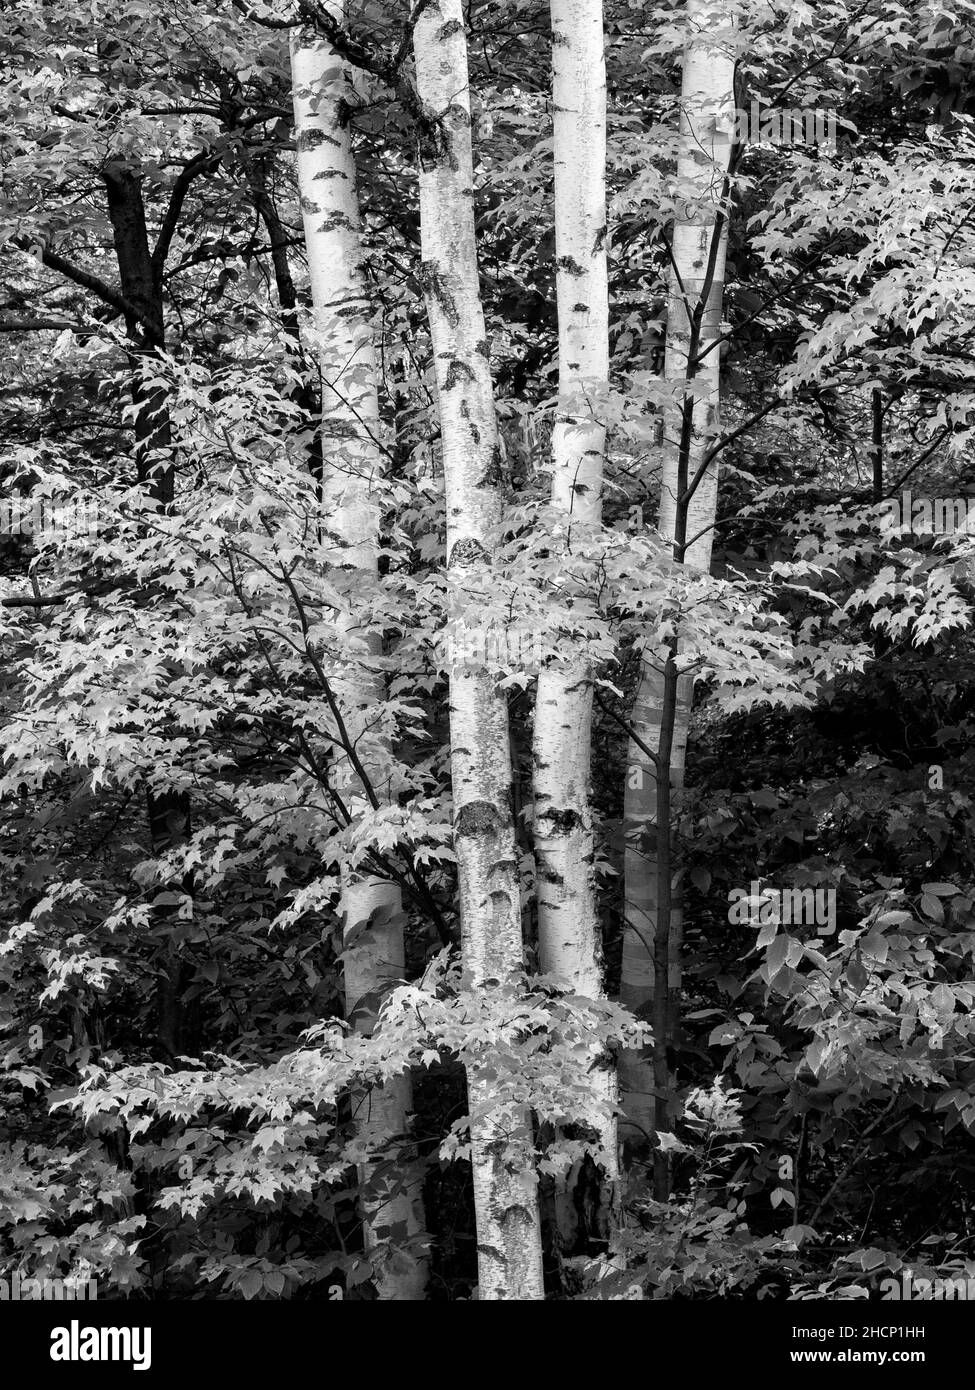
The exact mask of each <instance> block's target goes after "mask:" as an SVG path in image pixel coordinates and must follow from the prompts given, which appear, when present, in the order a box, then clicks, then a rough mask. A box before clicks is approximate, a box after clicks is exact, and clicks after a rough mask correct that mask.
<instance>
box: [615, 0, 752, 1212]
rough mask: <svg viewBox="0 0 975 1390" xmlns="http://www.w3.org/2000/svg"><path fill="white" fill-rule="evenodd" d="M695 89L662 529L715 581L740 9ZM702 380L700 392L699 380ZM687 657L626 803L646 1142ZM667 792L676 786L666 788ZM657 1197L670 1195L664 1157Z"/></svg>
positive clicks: (637, 725)
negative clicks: (721, 342)
mask: <svg viewBox="0 0 975 1390" xmlns="http://www.w3.org/2000/svg"><path fill="white" fill-rule="evenodd" d="M687 20H688V28H689V35H688V42H687V46H686V49H685V53H684V71H683V81H682V90H681V116H680V147H679V153H678V166H677V174H678V184H679V197H680V198H681V199H686V200H687V211H686V213H685V215H684V216H682V217H679V218H678V220H677V222H676V223H675V226H674V233H673V243H672V248H671V251H672V270H671V277H670V296H669V307H668V320H667V345H666V354H665V373H666V377H667V380H668V381H670V382H672V383H673V396H672V402H671V404H670V406H669V408H668V409H667V410H666V411H665V412H664V421H663V423H664V441H663V460H662V463H663V467H662V484H661V496H660V518H659V523H658V524H659V529H660V532H661V534H662V536H663V537H664V538H665V540H669V541H670V542H671V544H672V545H673V548H674V557H675V559H676V560H678V561H679V562H681V563H684V564H686V565H688V566H693V567H695V568H697V569H699V570H705V571H707V570H708V569H709V567H710V562H711V545H712V536H713V529H712V528H713V525H714V518H715V511H716V507H717V493H718V467H717V463H716V461H711V462H708V450H709V448H710V445H711V442H712V440H713V438H714V436H715V433H716V430H717V417H718V407H719V402H720V354H719V351H718V347H717V339H718V337H719V335H720V325H721V311H722V297H723V291H724V265H725V254H726V246H727V215H726V209H725V206H724V203H725V200H726V197H727V192H728V175H729V171H730V169H731V167H732V154H733V145H732V141H733V134H734V126H735V110H734V106H735V99H734V71H735V56H734V49H733V43H734V32H733V30H734V16H733V10H732V7H731V4H730V0H688V3H687ZM692 383H693V392H692V391H691V389H690V388H691V384H692ZM676 655H677V647H676V645H674V644H671V645H669V646H665V647H663V648H661V649H660V650H659V651H651V652H647V653H645V654H644V657H643V661H642V666H641V674H640V682H639V687H638V690H637V694H636V699H635V702H634V709H633V715H632V725H633V728H634V731H635V733H636V735H637V737H638V739H639V741H640V743H643V744H644V745H646V747H647V748H649V749H650V751H651V753H653V754H654V755H655V758H651V757H648V756H647V754H646V753H645V752H644V751H643V749H641V748H640V746H639V744H638V743H637V742H635V741H633V742H631V745H630V750H629V758H628V767H627V780H626V790H625V794H624V822H625V826H626V851H625V885H626V887H625V892H626V926H625V932H624V941H623V965H622V979H621V988H620V998H621V1001H622V1003H624V1004H625V1005H626V1006H627V1007H628V1008H629V1009H631V1010H632V1011H633V1012H634V1013H636V1014H638V1015H639V1016H641V1017H643V1018H650V1019H651V1020H652V1024H653V1030H654V1052H653V1058H652V1060H651V1059H650V1058H647V1057H646V1056H645V1055H641V1054H635V1053H628V1054H626V1055H625V1056H624V1058H623V1059H622V1060H621V1066H620V1083H621V1090H622V1096H623V1109H624V1113H625V1115H626V1118H627V1121H628V1122H629V1123H630V1125H631V1126H632V1130H633V1132H635V1134H636V1135H637V1136H638V1137H640V1138H642V1137H645V1136H650V1135H652V1134H653V1133H654V1132H655V1131H666V1130H667V1129H669V1128H671V1127H672V1107H671V1095H672V1090H673V1072H672V1066H671V1053H672V1050H673V1047H674V1043H675V1040H676V1035H677V1028H678V1023H679V991H680V982H681V947H682V939H683V909H682V904H681V899H680V889H679V865H677V864H676V863H675V862H674V856H673V854H672V849H671V842H672V838H673V805H674V801H675V799H676V798H677V797H678V796H679V793H680V791H681V789H682V787H683V780H684V760H685V753H686V748H687V736H688V726H689V722H690V708H691V696H692V684H693V683H692V680H691V679H690V678H688V677H679V676H678V673H677V667H676V665H675V658H676ZM661 784H662V785H661ZM654 1186H655V1191H656V1195H657V1196H658V1197H666V1196H667V1194H668V1191H669V1176H668V1172H667V1165H666V1162H664V1161H663V1160H662V1159H661V1158H660V1157H658V1158H657V1159H656V1161H655V1181H654Z"/></svg>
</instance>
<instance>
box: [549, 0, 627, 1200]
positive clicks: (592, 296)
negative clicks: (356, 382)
mask: <svg viewBox="0 0 975 1390" xmlns="http://www.w3.org/2000/svg"><path fill="white" fill-rule="evenodd" d="M551 15H552V110H553V125H554V129H553V136H554V166H555V198H554V201H555V266H556V279H555V288H556V302H557V312H558V330H559V383H558V385H559V397H558V406H557V415H556V420H555V426H554V430H553V435H552V497H551V500H552V506H553V508H554V509H556V510H557V512H559V513H561V514H562V518H563V523H562V525H563V540H564V541H565V542H566V543H568V542H569V540H570V538H571V533H572V530H573V528H576V529H582V530H585V529H586V528H594V527H598V526H599V524H600V521H601V516H602V489H603V461H604V455H605V449H606V428H605V424H604V422H603V418H602V414H603V406H604V402H605V392H606V390H607V386H608V378H609V293H608V279H607V224H606V62H605V54H604V44H603V7H602V0H552V5H551ZM592 682H593V670H592V666H591V664H590V663H588V662H586V661H585V660H581V661H577V662H574V663H572V664H567V665H563V664H558V665H557V664H554V663H550V664H548V665H546V666H544V667H543V669H542V670H541V672H540V674H539V678H538V689H537V694H536V700H535V727H534V748H533V754H534V793H535V817H534V835H535V860H536V884H537V901H538V952H539V963H540V965H541V968H542V970H543V971H544V972H545V973H548V974H552V975H555V976H558V977H560V978H561V979H562V980H563V981H564V982H565V983H566V984H568V985H570V986H571V988H572V989H573V990H574V991H575V992H576V993H579V994H583V995H586V996H590V997H596V996H598V995H599V994H600V993H601V992H602V988H603V980H602V940H601V932H600V922H599V914H598V912H597V908H596V896H595V884H594V875H593V857H594V845H593V825H592V809H591V800H590V749H591V732H592ZM595 1075H596V1077H597V1079H598V1081H599V1091H600V1099H601V1100H602V1101H604V1102H605V1103H606V1104H607V1105H608V1106H609V1107H610V1108H612V1107H613V1106H615V1103H616V1091H617V1088H616V1080H615V1075H614V1073H613V1072H612V1070H611V1069H608V1068H604V1069H601V1070H598V1071H597V1072H596V1074H595ZM592 1125H593V1128H595V1129H597V1130H599V1131H600V1132H601V1135H602V1139H603V1143H604V1145H605V1149H606V1155H607V1172H608V1175H609V1177H610V1178H613V1179H615V1177H616V1176H617V1161H616V1124H615V1119H610V1120H607V1119H606V1118H605V1117H604V1116H602V1115H601V1114H597V1115H594V1116H593V1117H592Z"/></svg>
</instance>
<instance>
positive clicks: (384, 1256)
mask: <svg viewBox="0 0 975 1390" xmlns="http://www.w3.org/2000/svg"><path fill="white" fill-rule="evenodd" d="M326 8H327V9H328V10H329V12H330V13H332V14H333V15H334V17H335V18H336V19H341V18H342V6H341V4H328V5H327V6H326ZM291 67H292V79H293V98H294V110H295V141H296V148H297V168H298V189H299V194H300V198H301V212H302V220H303V224H304V233H305V245H306V248H307V254H308V269H309V277H310V280H311V297H312V307H313V311H314V329H313V337H314V341H313V343H312V344H311V346H312V348H313V349H314V352H315V355H316V358H317V362H318V366H319V371H320V376H321V393H322V418H321V432H322V456H323V473H322V511H323V524H324V525H325V526H326V527H327V529H328V531H329V532H330V533H331V534H332V536H333V537H334V538H335V541H336V543H337V546H336V548H337V549H338V550H339V551H340V552H341V563H342V564H343V565H344V566H345V567H346V568H348V569H352V570H354V571H356V572H358V573H361V574H362V576H363V579H364V581H365V584H366V585H367V586H368V587H369V588H372V587H373V586H374V585H375V583H376V577H377V553H378V544H379V506H378V500H377V497H376V485H377V483H378V482H379V480H380V478H381V476H382V473H383V453H382V450H381V448H380V446H379V440H380V428H381V426H380V415H379V398H378V389H377V380H378V376H377V365H376V354H375V345H374V342H373V333H372V324H371V306H370V303H369V300H368V297H367V294H366V288H365V281H364V277H363V273H362V242H361V229H360V218H359V204H358V197H357V192H356V176H355V164H354V160H353V155H352V143H351V139H350V132H349V126H348V111H347V105H346V104H347V103H348V104H351V103H352V102H353V101H354V97H353V94H352V90H351V82H350V78H349V75H348V74H347V73H346V71H345V68H344V64H343V62H342V60H341V59H340V58H339V57H338V56H337V55H336V54H335V52H334V50H333V49H332V47H331V45H330V44H329V43H328V42H327V41H325V40H323V39H322V38H320V37H319V36H318V35H317V34H316V33H315V32H314V31H313V30H308V29H304V28H302V29H295V30H293V31H292V37H291ZM341 626H342V627H343V629H344V631H345V634H346V639H347V641H348V642H349V645H350V647H351V649H352V661H350V663H349V666H348V668H347V670H346V671H344V672H342V673H341V674H339V675H338V676H337V677H336V680H335V683H334V692H335V695H336V699H337V702H338V704H339V707H340V709H341V712H342V717H343V721H344V722H345V724H346V727H347V730H348V733H349V735H350V737H351V739H352V740H353V741H355V742H356V746H357V750H358V753H359V758H360V761H361V763H362V766H363V768H364V770H365V772H366V774H367V776H368V778H369V780H370V782H371V783H372V785H373V787H374V789H375V791H376V794H377V795H378V796H379V797H380V799H381V798H382V796H383V788H384V787H385V785H386V783H387V781H388V772H387V770H386V769H387V768H388V764H389V746H388V742H387V741H386V740H385V739H384V737H383V735H382V733H381V732H379V733H378V734H372V735H367V736H365V737H363V728H364V725H365V723H366V719H367V717H368V715H369V712H370V706H373V705H375V703H376V702H377V701H378V700H379V699H381V697H382V681H381V678H380V677H379V675H378V674H377V673H376V671H375V670H374V669H371V668H372V658H373V657H374V656H375V655H376V650H375V647H376V643H375V641H374V640H373V639H370V638H367V637H366V636H365V635H363V636H361V637H359V638H358V639H357V637H356V632H355V616H354V614H353V613H351V612H350V613H349V614H347V615H346V616H345V618H344V619H343V621H342V624H341ZM359 652H361V656H359V658H358V660H356V657H357V654H358V653H359ZM332 766H333V770H334V772H335V775H336V777H337V779H338V781H339V783H340V784H341V786H342V787H343V789H344V795H343V799H344V800H345V802H346V805H347V807H348V809H349V811H350V812H351V814H352V816H353V819H355V818H357V817H359V816H361V815H363V814H367V813H368V809H369V803H368V801H367V799H366V796H365V789H364V787H363V786H362V785H361V783H360V782H359V779H358V777H357V775H356V773H355V771H354V770H353V769H352V768H351V767H349V766H348V765H347V759H346V760H343V761H339V762H335V763H333V765H332ZM346 789H347V790H346ZM374 913H378V917H379V920H378V921H377V922H375V923H374V924H373V925H371V926H370V927H369V928H368V930H367V931H366V932H364V933H362V935H361V936H358V937H356V932H357V929H358V928H361V926H362V924H363V923H365V922H367V921H369V919H370V917H371V916H372V915H373V914H374ZM342 914H343V922H344V933H345V940H346V943H350V942H351V941H353V940H354V943H355V944H351V945H350V944H347V949H346V952H345V954H344V974H345V998H346V1013H347V1017H348V1018H349V1019H350V1020H351V1021H353V1023H354V1025H355V1027H356V1028H357V1029H358V1030H359V1031H360V1032H365V1033H368V1032H370V1031H371V1030H372V1028H373V1026H374V1023H375V1013H376V1009H377V1007H378V1003H379V1000H380V998H381V996H382V994H383V993H384V992H385V991H386V990H387V989H388V988H389V987H390V986H391V984H393V983H394V982H396V981H401V980H402V978H403V974H404V969H405V962H404V944H403V903H402V895H401V893H400V889H399V887H398V885H396V884H392V883H388V882H386V881H385V880H382V879H378V878H374V877H371V876H369V875H366V874H361V873H357V872H352V871H346V872H344V873H343V876H342ZM357 1099H358V1105H359V1109H358V1118H359V1126H360V1129H359V1133H360V1137H361V1138H363V1139H375V1140H377V1141H381V1140H382V1139H384V1138H385V1137H387V1136H388V1135H393V1134H402V1133H403V1132H404V1131H405V1130H406V1128H407V1125H408V1122H409V1116H410V1111H411V1108H412V1096H411V1086H410V1079H409V1077H408V1076H403V1077H397V1078H396V1079H394V1080H391V1081H389V1082H387V1084H386V1085H385V1086H384V1087H382V1088H381V1089H379V1090H378V1091H374V1092H373V1093H372V1094H371V1095H370V1096H369V1097H365V1098H363V1097H360V1098H357ZM371 1168H372V1165H369V1164H364V1165H362V1167H361V1169H360V1174H359V1177H360V1182H361V1183H363V1184H364V1185H365V1187H366V1189H367V1195H366V1196H365V1197H364V1198H363V1200H362V1202H361V1210H362V1218H363V1228H364V1241H365V1248H366V1252H367V1254H368V1255H369V1257H370V1259H371V1260H372V1262H373V1265H374V1268H375V1270H376V1275H375V1283H376V1288H377V1292H378V1295H379V1298H380V1299H381V1300H386V1301H418V1300H422V1298H423V1296H424V1287H425V1283H426V1262H425V1260H424V1259H423V1258H420V1257H417V1256H416V1255H415V1253H414V1254H413V1255H408V1254H405V1253H404V1252H402V1251H400V1250H398V1249H397V1248H396V1247H397V1246H398V1245H399V1244H400V1243H401V1242H402V1241H403V1240H404V1239H407V1240H414V1241H415V1240H416V1238H417V1237H418V1236H419V1235H420V1233H421V1232H422V1229H423V1221H422V1215H421V1211H422V1207H421V1200H420V1192H419V1178H418V1174H417V1173H416V1172H412V1173H411V1172H410V1171H409V1169H408V1168H407V1169H405V1170H404V1171H403V1173H402V1174H401V1180H400V1182H399V1183H398V1184H396V1185H395V1186H393V1185H392V1184H391V1183H390V1182H389V1181H386V1182H384V1183H379V1182H378V1180H376V1179H375V1178H374V1177H373V1175H372V1172H371Z"/></svg>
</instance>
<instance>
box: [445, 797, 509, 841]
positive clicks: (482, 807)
mask: <svg viewBox="0 0 975 1390" xmlns="http://www.w3.org/2000/svg"><path fill="white" fill-rule="evenodd" d="M500 827H501V812H500V811H499V809H498V807H497V806H495V805H493V804H492V803H491V802H490V801H468V803H467V805H466V806H462V807H461V808H460V810H459V811H458V812H457V820H456V822H455V825H454V833H455V835H457V837H458V838H460V837H461V836H468V835H493V834H494V833H495V831H497V830H499V829H500Z"/></svg>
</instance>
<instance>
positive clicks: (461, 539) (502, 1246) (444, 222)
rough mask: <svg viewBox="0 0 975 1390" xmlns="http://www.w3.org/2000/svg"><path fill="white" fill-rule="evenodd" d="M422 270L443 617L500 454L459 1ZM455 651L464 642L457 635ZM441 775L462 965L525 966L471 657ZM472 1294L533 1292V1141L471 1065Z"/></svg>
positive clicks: (449, 43) (474, 557) (454, 597)
mask: <svg viewBox="0 0 975 1390" xmlns="http://www.w3.org/2000/svg"><path fill="white" fill-rule="evenodd" d="M414 53H415V56H416V73H417V87H418V92H419V97H420V101H421V103H422V106H423V112H422V113H421V116H420V119H419V127H418V132H417V136H418V146H419V163H420V229H421V251H422V258H423V261H422V275H423V284H424V294H425V299H426V304H427V313H428V316H429V321H430V333H431V338H432V342H433V353H434V360H435V364H436V379H437V395H438V402H439V414H440V428H441V439H442V447H443V465H444V480H445V486H446V511H447V581H448V607H449V611H448V618H449V620H450V621H451V622H452V623H454V624H457V625H463V624H464V622H465V619H466V618H467V617H468V615H470V614H476V612H477V609H478V606H479V605H484V604H486V603H488V602H489V601H490V597H491V564H492V547H493V545H494V542H495V534H496V531H497V528H498V525H499V522H500V519H501V495H500V491H499V482H500V472H501V470H500V451H499V445H498V429H497V420H496V417H495V410H494V397H493V393H492V383H491V371H490V365H489V360H488V344H487V340H486V330H485V325H484V312H483V308H482V306H481V300H480V293H479V288H478V267H477V248H476V241H475V234H474V190H473V182H474V173H473V156H472V151H471V132H470V125H471V117H470V94H469V90H468V75H467V40H466V35H465V32H464V14H463V9H462V6H461V3H460V0H439V3H437V0H434V3H433V4H431V5H430V6H429V8H427V9H425V10H424V11H423V14H422V15H421V17H420V18H419V20H418V22H417V25H416V28H415V30H414ZM459 645H460V648H461V650H462V651H467V652H469V651H470V650H472V648H471V647H470V646H468V645H467V644H466V643H461V644H459ZM450 770H451V784H452V789H453V800H454V848H455V853H456V856H457V874H458V884H459V894H460V919H461V931H462V937H463V952H464V966H465V973H466V974H467V976H468V978H469V980H470V981H471V983H472V984H473V985H474V987H477V986H479V985H483V984H484V983H485V982H486V981H489V980H504V979H506V978H507V977H508V976H509V975H510V974H511V973H512V972H513V971H517V970H520V969H521V968H522V965H523V949H522V936H521V910H520V893H519V882H518V861H517V853H516V847H515V830H514V819H513V815H512V801H511V797H512V787H511V780H512V779H511V755H510V749H509V743H508V707H507V702H506V699H505V695H504V693H503V692H502V691H500V690H499V689H498V688H497V684H496V682H495V679H494V677H493V676H492V675H491V673H490V672H489V671H488V670H486V669H485V668H484V667H483V666H481V665H479V664H478V663H477V662H476V661H472V660H470V659H469V658H463V659H459V660H458V661H457V662H455V663H454V665H453V667H452V669H451V672H450ZM468 1096H469V1103H470V1109H471V1113H472V1115H473V1116H474V1117H475V1118H474V1121H473V1124H472V1141H473V1160H472V1163H473V1178H474V1209H475V1217H476V1224H477V1248H478V1270H479V1296H480V1298H482V1299H491V1300H501V1299H504V1300H537V1299H541V1298H542V1297H543V1290H542V1257H541V1239H540V1231H539V1218H538V1194H537V1186H536V1181H535V1173H534V1172H533V1171H532V1166H531V1163H530V1159H528V1157H527V1153H526V1154H525V1158H524V1159H523V1160H522V1161H511V1162H509V1161H507V1160H506V1157H505V1154H504V1152H503V1151H502V1150H503V1149H504V1147H505V1145H506V1144H512V1143H513V1144H514V1145H515V1146H524V1147H523V1150H522V1152H525V1151H526V1150H527V1149H528V1148H529V1146H530V1142H531V1131H530V1116H529V1115H528V1114H522V1115H520V1116H516V1117H515V1123H514V1126H513V1127H512V1126H511V1125H510V1124H504V1123H503V1122H500V1121H499V1120H498V1119H496V1118H494V1116H493V1114H492V1099H493V1097H492V1093H491V1081H490V1078H489V1077H488V1076H486V1075H482V1074H481V1072H480V1071H479V1070H475V1069H473V1068H472V1069H470V1071H469V1073H468Z"/></svg>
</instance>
